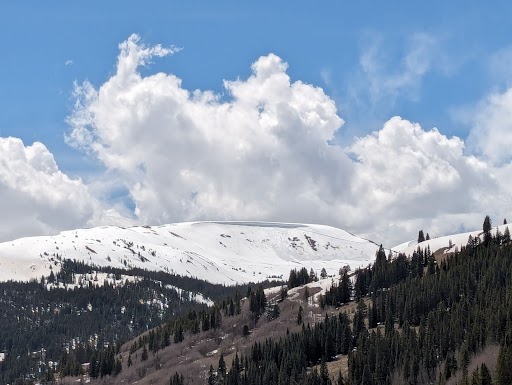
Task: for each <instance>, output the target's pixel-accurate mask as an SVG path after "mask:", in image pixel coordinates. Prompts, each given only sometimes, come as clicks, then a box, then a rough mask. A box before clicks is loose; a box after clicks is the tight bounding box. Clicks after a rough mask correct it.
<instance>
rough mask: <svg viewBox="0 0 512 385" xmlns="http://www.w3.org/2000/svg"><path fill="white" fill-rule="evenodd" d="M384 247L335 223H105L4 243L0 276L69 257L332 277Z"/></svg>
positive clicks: (228, 276) (207, 275) (160, 267)
mask: <svg viewBox="0 0 512 385" xmlns="http://www.w3.org/2000/svg"><path fill="white" fill-rule="evenodd" d="M377 249H378V245H377V244H376V243H373V242H371V241H368V240H366V239H363V238H359V237H357V236H355V235H353V234H351V233H349V232H347V231H345V230H342V229H338V228H335V227H330V226H325V225H315V224H303V223H284V222H283V223H281V222H255V221H208V222H185V223H174V224H167V225H160V226H134V227H126V228H123V227H118V226H103V227H95V228H90V229H76V230H68V231H63V232H61V233H59V234H57V235H53V236H41V237H26V238H20V239H16V240H13V241H9V242H3V243H0V281H7V280H21V281H27V280H30V279H39V278H40V277H41V276H48V275H49V274H50V273H51V271H55V270H57V271H58V270H59V269H60V266H61V263H62V260H63V259H71V260H75V259H76V260H79V261H83V262H85V263H89V264H94V265H98V266H112V267H117V268H124V269H130V268H143V269H147V270H152V271H165V272H168V273H174V274H180V275H185V276H190V277H197V278H201V279H206V280H208V281H210V282H214V283H222V284H236V283H244V282H245V283H246V282H251V281H252V282H257V281H262V280H265V279H282V278H285V279H286V278H287V276H288V273H289V272H290V270H292V269H294V268H302V267H306V268H308V269H310V268H312V269H313V270H315V271H317V272H319V271H320V270H321V269H323V268H325V269H326V270H327V271H328V272H329V274H334V273H337V272H338V270H339V268H340V267H341V266H345V265H348V266H350V267H351V268H357V267H360V266H365V265H367V264H368V263H371V262H372V261H373V260H374V258H375V252H376V251H377Z"/></svg>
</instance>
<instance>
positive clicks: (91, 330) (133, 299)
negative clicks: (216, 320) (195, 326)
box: [0, 260, 246, 384]
mask: <svg viewBox="0 0 512 385" xmlns="http://www.w3.org/2000/svg"><path fill="white" fill-rule="evenodd" d="M239 290H246V286H242V287H235V286H230V287H225V286H223V285H215V284H211V283H208V282H206V281H201V280H197V279H193V278H189V277H181V276H176V275H171V274H167V273H164V272H149V271H144V270H141V269H134V270H129V271H126V270H121V269H114V268H105V267H104V268H100V267H98V266H90V265H85V264H84V263H82V262H77V261H69V260H63V261H62V269H61V271H60V272H59V273H57V274H53V272H52V273H51V274H50V276H49V277H46V278H41V279H40V280H39V281H31V282H28V283H21V282H0V291H1V293H2V295H1V297H0V314H1V317H2V321H1V325H2V327H1V328H0V352H2V353H3V354H2V357H1V358H2V360H0V361H1V362H0V383H2V384H4V383H13V382H14V381H15V380H16V379H20V378H24V379H25V380H26V381H28V382H32V381H37V380H43V381H52V380H53V379H54V378H55V374H60V373H61V372H62V374H66V375H67V374H79V373H81V370H79V369H78V368H67V369H66V368H65V367H66V363H67V361H69V360H68V359H67V356H68V355H69V353H70V352H72V353H73V354H75V353H76V354H78V356H79V359H80V361H81V362H89V361H90V358H91V357H92V356H93V355H94V354H98V355H99V354H100V353H102V352H103V351H104V350H105V351H107V350H108V349H110V350H111V351H112V352H114V351H117V350H118V349H119V346H120V345H121V344H122V343H123V341H126V340H129V339H131V338H133V337H134V336H137V335H138V334H140V333H143V332H145V331H147V330H148V329H151V328H153V327H156V326H158V325H160V324H161V323H163V322H164V321H166V320H169V319H172V318H175V317H179V316H180V315H182V314H186V313H188V312H192V311H194V312H196V311H197V312H201V311H205V310H206V309H207V308H208V304H209V303H213V302H214V301H219V300H220V299H223V298H225V297H226V296H228V295H232V296H234V294H235V292H238V291H239ZM63 368H64V371H63Z"/></svg>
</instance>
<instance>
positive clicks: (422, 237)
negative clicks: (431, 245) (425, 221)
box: [418, 230, 425, 243]
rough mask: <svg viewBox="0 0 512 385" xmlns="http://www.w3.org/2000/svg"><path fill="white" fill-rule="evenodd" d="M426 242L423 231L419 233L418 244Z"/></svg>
mask: <svg viewBox="0 0 512 385" xmlns="http://www.w3.org/2000/svg"><path fill="white" fill-rule="evenodd" d="M421 242H425V235H424V234H423V230H420V231H419V233H418V243H421Z"/></svg>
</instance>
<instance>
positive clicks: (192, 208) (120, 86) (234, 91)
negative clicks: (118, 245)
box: [68, 36, 350, 223]
mask: <svg viewBox="0 0 512 385" xmlns="http://www.w3.org/2000/svg"><path fill="white" fill-rule="evenodd" d="M137 41H138V38H137V37H134V36H132V37H130V39H128V41H127V42H125V43H123V44H121V46H120V54H119V57H118V64H117V72H116V74H115V75H114V76H113V77H112V78H111V79H109V80H108V81H107V82H106V83H105V84H103V85H102V86H101V87H99V89H97V90H96V89H94V88H93V87H92V85H90V84H89V83H84V84H82V85H81V86H78V87H77V90H76V95H77V97H78V99H77V105H76V109H75V112H74V114H73V115H72V116H71V117H70V119H69V122H70V124H71V126H72V130H71V132H70V134H69V137H68V141H69V143H71V144H73V145H74V146H76V147H79V148H82V149H84V150H85V151H88V152H90V153H92V154H94V156H96V157H97V158H98V159H99V160H100V161H101V162H102V163H103V164H104V165H105V166H106V167H107V168H108V169H109V170H110V171H112V172H115V173H117V175H118V177H119V179H120V181H121V182H122V183H123V184H124V185H125V186H126V187H127V188H128V190H129V192H130V195H131V197H132V199H133V201H134V203H135V205H136V209H135V214H136V215H137V216H138V217H139V219H140V220H141V221H142V222H148V223H154V222H169V221H179V220H189V219H211V218H219V219H232V218H237V219H275V220H278V219H279V220H306V219H309V220H310V221H322V220H324V219H325V218H326V217H331V216H332V214H331V213H330V211H331V203H332V202H334V201H336V200H338V199H340V197H341V196H343V191H344V186H345V183H344V182H345V181H346V180H348V178H349V176H350V169H349V166H350V161H349V160H348V159H347V158H346V157H345V156H344V154H343V152H341V151H339V149H338V148H334V147H332V146H329V145H328V143H327V142H328V141H329V140H330V139H332V138H333V135H334V133H335V132H336V130H337V129H339V128H340V126H341V124H342V122H343V121H342V119H341V118H339V117H338V116H337V114H336V107H335V105H334V102H333V101H332V100H331V99H330V98H329V97H328V96H327V95H325V93H324V92H323V91H322V90H321V89H320V88H317V87H313V86H311V85H308V84H305V83H302V82H300V81H296V82H292V81H291V80H290V78H289V76H288V75H287V73H286V70H287V64H286V63H285V62H283V61H282V60H281V59H280V58H279V57H277V56H276V55H273V54H270V55H268V56H264V57H261V58H259V59H258V60H257V61H256V62H255V63H254V64H253V65H252V75H251V76H250V77H249V78H248V79H244V80H240V79H239V80H235V81H225V82H224V87H225V92H226V94H227V95H228V97H229V98H230V100H229V101H225V100H223V99H222V98H221V97H220V96H219V95H217V94H214V93H213V92H210V91H199V90H196V91H193V92H190V91H188V90H186V89H184V88H182V86H181V80H180V79H178V78H177V77H176V76H174V75H172V74H163V73H159V74H155V75H151V76H147V77H141V75H140V73H139V72H138V71H137V67H138V65H140V64H141V63H142V62H143V61H145V60H149V59H150V58H151V55H152V52H154V51H152V49H151V48H147V47H145V46H141V45H139V44H137V43H136V42H137ZM162 50H163V49H162ZM162 50H160V51H158V52H157V54H159V53H161V52H163V51H162Z"/></svg>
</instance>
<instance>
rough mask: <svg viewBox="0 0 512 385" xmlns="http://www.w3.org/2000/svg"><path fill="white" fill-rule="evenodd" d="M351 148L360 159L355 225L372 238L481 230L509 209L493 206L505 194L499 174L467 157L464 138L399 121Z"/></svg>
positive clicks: (356, 170) (354, 188)
mask: <svg viewBox="0 0 512 385" xmlns="http://www.w3.org/2000/svg"><path fill="white" fill-rule="evenodd" d="M349 150H350V151H351V152H352V153H353V154H356V155H357V157H358V160H359V162H358V163H355V164H354V170H353V174H354V175H355V177H354V178H353V180H352V184H351V189H352V193H353V202H354V203H355V204H354V210H353V212H352V215H351V217H352V218H354V223H353V226H354V227H356V228H359V229H363V228H365V227H370V231H369V235H373V236H375V235H377V234H378V235H377V237H378V238H380V239H393V238H396V237H397V236H398V235H399V234H409V235H411V236H412V235H414V232H416V234H417V231H418V230H419V229H422V228H424V229H425V230H426V231H430V233H431V234H433V235H434V234H436V235H441V234H446V233H449V232H450V231H456V230H457V228H458V227H464V226H469V227H471V226H479V224H480V221H481V220H482V218H483V215H485V213H487V212H488V211H487V210H489V213H490V214H495V215H498V214H500V215H504V214H503V213H504V211H505V210H509V209H508V207H507V206H506V205H501V204H497V202H496V201H495V202H493V204H489V200H490V198H491V197H495V196H500V195H503V193H504V191H503V188H502V186H501V185H500V183H499V181H498V180H497V179H496V178H495V171H496V170H494V169H493V168H491V167H490V166H489V165H488V164H486V163H485V162H483V161H482V160H479V159H477V158H476V157H474V156H466V155H464V153H463V150H464V143H463V141H462V140H461V139H459V138H457V137H452V138H448V137H446V136H444V135H442V134H441V133H440V132H439V131H438V130H437V129H435V128H434V129H432V130H430V131H425V130H423V129H422V128H421V127H420V126H419V125H418V124H413V123H411V122H409V121H407V120H404V119H402V118H400V117H394V118H392V119H390V120H389V121H388V122H386V123H385V125H384V127H383V128H382V129H381V130H380V131H377V132H374V133H373V134H371V135H368V136H365V137H363V138H360V139H358V140H357V141H356V142H355V143H354V144H353V145H352V146H351V147H350V149H349ZM491 211H492V212H491ZM369 218H374V221H373V223H370V224H369V221H368V219H369Z"/></svg>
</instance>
